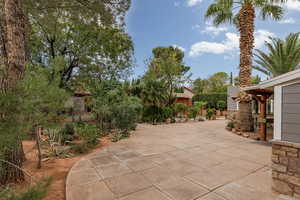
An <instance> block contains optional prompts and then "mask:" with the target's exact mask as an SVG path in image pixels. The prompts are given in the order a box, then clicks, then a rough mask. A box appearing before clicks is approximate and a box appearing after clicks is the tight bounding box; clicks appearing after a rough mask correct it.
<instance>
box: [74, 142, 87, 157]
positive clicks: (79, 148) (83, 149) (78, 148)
mask: <svg viewBox="0 0 300 200" xmlns="http://www.w3.org/2000/svg"><path fill="white" fill-rule="evenodd" d="M71 149H72V150H73V151H74V153H77V154H83V153H87V152H88V151H89V149H90V148H89V145H88V143H87V142H83V143H80V144H74V145H72V147H71Z"/></svg>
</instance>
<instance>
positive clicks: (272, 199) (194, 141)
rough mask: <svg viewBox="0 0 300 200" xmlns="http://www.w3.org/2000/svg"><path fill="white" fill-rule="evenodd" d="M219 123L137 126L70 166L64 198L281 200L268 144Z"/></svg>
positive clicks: (107, 199)
mask: <svg viewBox="0 0 300 200" xmlns="http://www.w3.org/2000/svg"><path fill="white" fill-rule="evenodd" d="M224 125H225V121H224V120H216V121H206V122H203V123H201V122H199V123H193V122H191V123H182V124H172V125H160V126H151V125H140V126H139V127H138V129H137V131H136V132H135V133H134V134H133V135H132V136H131V137H130V138H129V139H127V140H123V141H121V142H119V143H116V144H114V145H111V146H109V147H107V148H105V149H102V150H101V151H99V152H97V153H94V154H92V155H89V156H87V157H85V158H84V159H82V160H80V161H79V162H78V163H77V164H75V165H74V167H73V168H72V169H71V171H70V173H69V175H68V179H67V183H66V195H67V200H82V199H86V200H96V199H97V200H116V199H120V200H167V199H169V200H172V199H173V200H281V199H285V198H283V197H279V196H278V194H275V193H274V192H272V190H271V182H272V178H271V176H272V173H271V169H270V164H271V151H272V150H271V146H269V145H267V144H265V143H260V142H256V141H253V140H249V139H245V138H241V137H238V136H236V135H234V134H232V133H230V132H227V131H226V130H225V129H224Z"/></svg>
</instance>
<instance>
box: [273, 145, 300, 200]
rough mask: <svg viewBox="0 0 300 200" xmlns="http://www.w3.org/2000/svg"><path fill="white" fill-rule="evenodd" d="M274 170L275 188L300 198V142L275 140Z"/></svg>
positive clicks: (282, 192)
mask: <svg viewBox="0 0 300 200" xmlns="http://www.w3.org/2000/svg"><path fill="white" fill-rule="evenodd" d="M272 170H273V171H272V177H273V185H272V188H273V190H275V191H276V192H279V193H281V194H285V195H289V196H293V197H296V198H300V144H298V143H290V142H284V141H273V142H272Z"/></svg>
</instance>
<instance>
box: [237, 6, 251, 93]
mask: <svg viewBox="0 0 300 200" xmlns="http://www.w3.org/2000/svg"><path fill="white" fill-rule="evenodd" d="M254 19H255V9H254V7H253V5H252V4H246V5H244V6H243V7H242V9H241V11H240V20H239V32H240V51H241V55H240V73H239V77H240V87H241V88H243V87H248V86H250V85H251V73H252V55H253V53H252V52H253V48H254Z"/></svg>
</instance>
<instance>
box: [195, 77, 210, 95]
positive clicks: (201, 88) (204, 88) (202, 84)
mask: <svg viewBox="0 0 300 200" xmlns="http://www.w3.org/2000/svg"><path fill="white" fill-rule="evenodd" d="M208 88H209V80H207V79H201V78H197V79H196V80H194V81H193V91H194V92H195V93H196V94H203V93H207V92H208Z"/></svg>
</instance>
